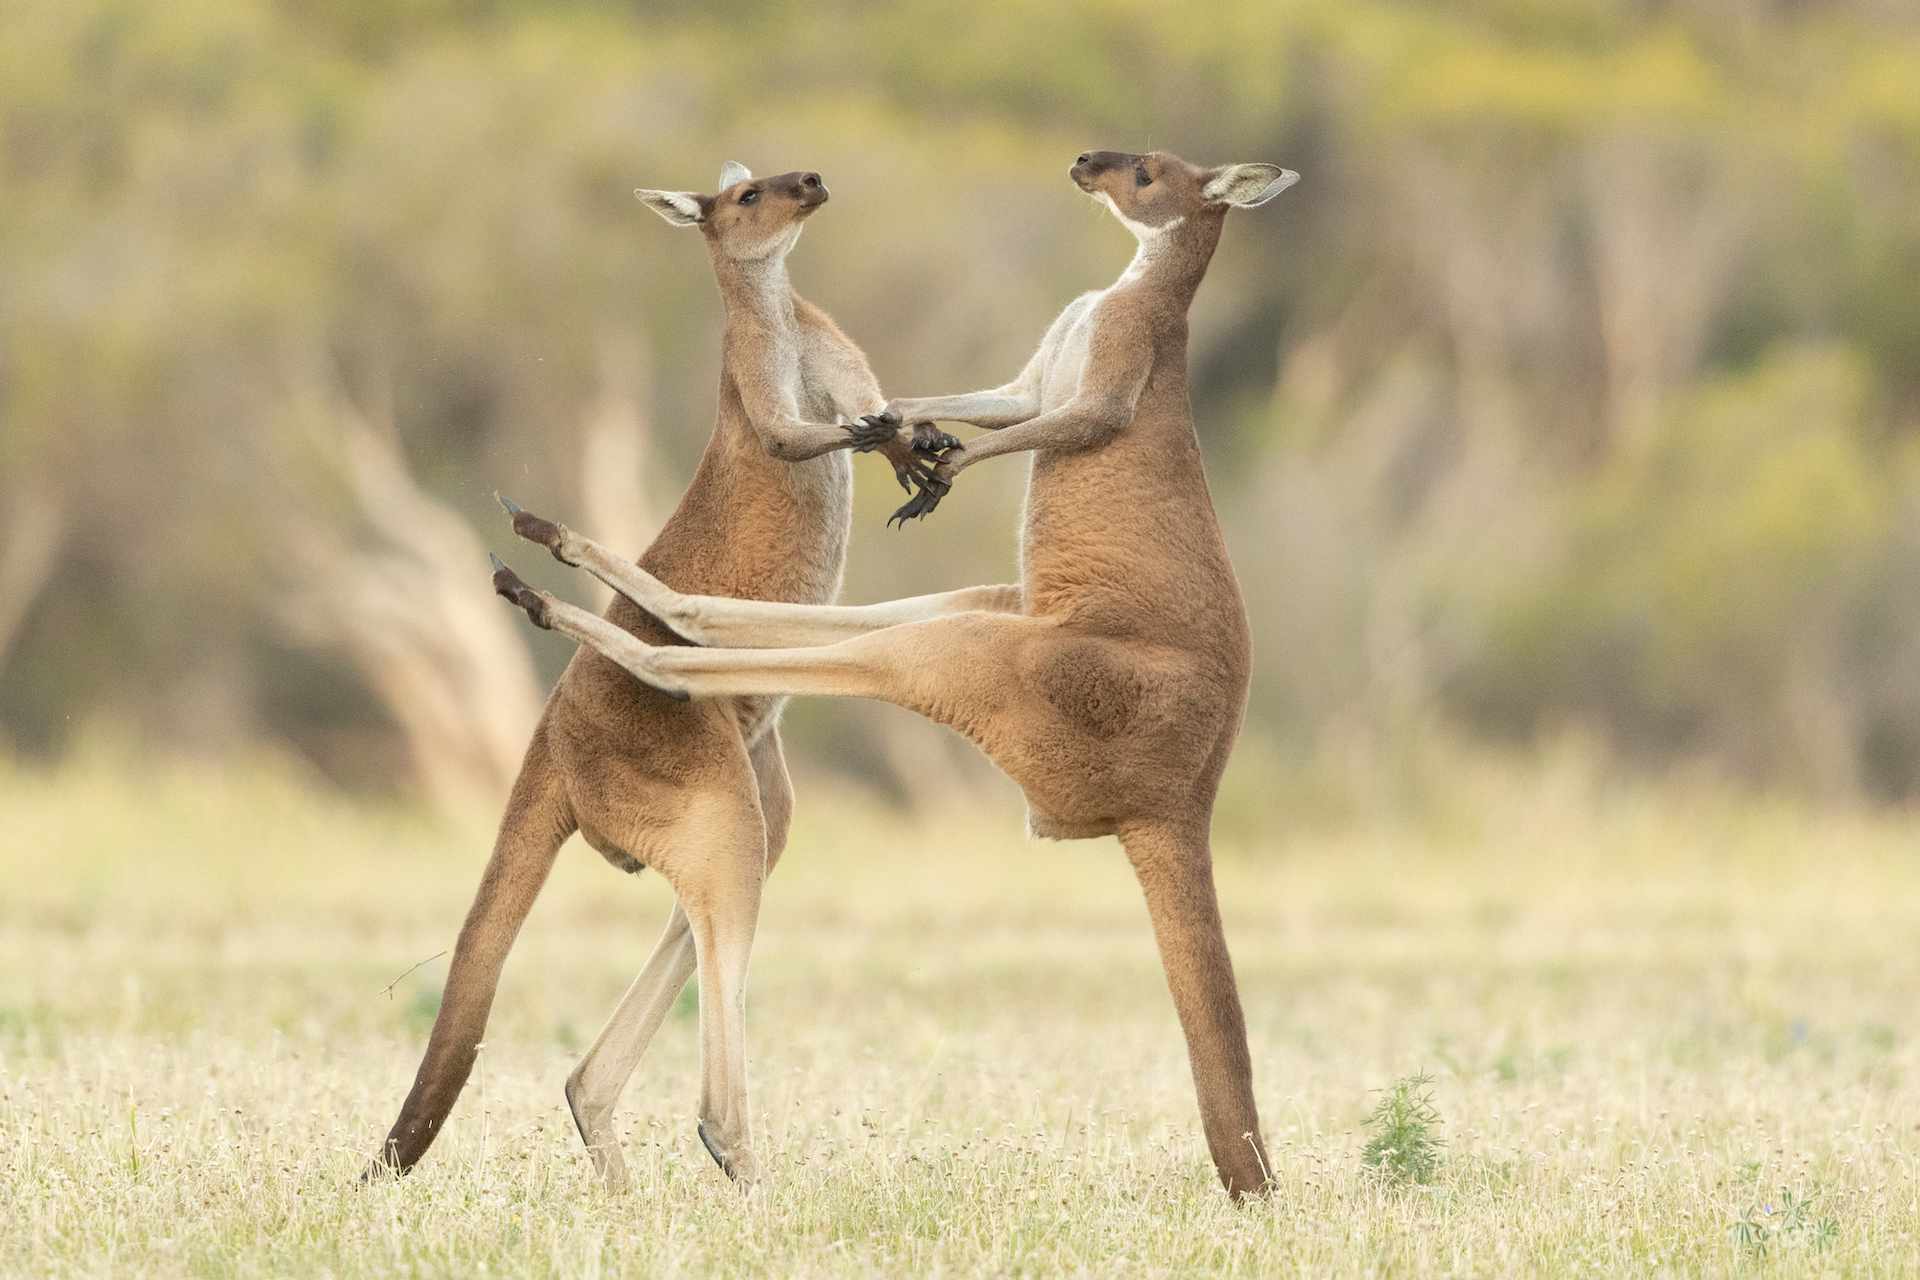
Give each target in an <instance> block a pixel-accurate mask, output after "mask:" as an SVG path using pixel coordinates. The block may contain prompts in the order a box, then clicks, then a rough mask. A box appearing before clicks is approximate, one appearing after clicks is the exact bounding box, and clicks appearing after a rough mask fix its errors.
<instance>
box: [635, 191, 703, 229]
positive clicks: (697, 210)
mask: <svg viewBox="0 0 1920 1280" xmlns="http://www.w3.org/2000/svg"><path fill="white" fill-rule="evenodd" d="M633 194H634V197H635V198H636V199H637V200H639V201H640V203H641V204H643V205H645V206H647V208H649V209H651V210H653V211H654V212H655V213H657V214H659V215H660V216H661V217H663V218H665V219H666V220H667V221H668V222H671V223H672V224H673V225H674V226H676V227H691V226H693V225H695V224H696V223H701V222H705V221H706V220H707V205H706V201H704V200H702V199H701V198H700V197H699V196H697V195H695V194H693V192H691V191H652V190H649V189H648V188H646V187H635V188H634V189H633Z"/></svg>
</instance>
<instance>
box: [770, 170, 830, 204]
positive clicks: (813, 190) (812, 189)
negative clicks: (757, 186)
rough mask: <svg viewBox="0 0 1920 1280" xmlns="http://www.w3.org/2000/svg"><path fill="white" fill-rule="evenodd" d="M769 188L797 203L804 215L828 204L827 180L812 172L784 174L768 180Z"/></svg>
mask: <svg viewBox="0 0 1920 1280" xmlns="http://www.w3.org/2000/svg"><path fill="white" fill-rule="evenodd" d="M767 186H768V187H770V188H772V189H773V190H775V191H778V192H779V193H780V194H781V195H782V196H785V197H786V198H787V199H789V200H792V201H794V202H795V203H797V204H798V205H799V206H800V211H801V212H802V213H811V212H812V211H813V210H815V209H818V208H819V207H820V206H821V205H823V204H825V203H826V202H827V195H828V192H827V184H826V180H825V179H823V178H822V177H821V176H820V175H819V174H817V173H813V172H811V171H809V172H805V173H801V172H798V171H796V172H794V173H783V174H781V175H780V176H779V177H777V178H769V179H767Z"/></svg>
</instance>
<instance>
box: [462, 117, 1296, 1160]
mask: <svg viewBox="0 0 1920 1280" xmlns="http://www.w3.org/2000/svg"><path fill="white" fill-rule="evenodd" d="M1069 172H1070V175H1071V177H1072V178H1073V180H1074V182H1075V183H1076V184H1078V185H1079V187H1080V189H1081V190H1083V191H1085V192H1087V193H1088V194H1089V195H1091V196H1093V197H1094V198H1095V199H1097V200H1099V201H1101V202H1102V203H1104V204H1106V205H1107V207H1108V208H1110V209H1111V210H1112V211H1113V213H1114V214H1115V215H1116V216H1117V217H1118V218H1119V219H1120V221H1121V222H1122V223H1123V224H1124V225H1125V226H1126V227H1127V229H1128V230H1129V231H1131V232H1133V234H1134V236H1135V237H1136V238H1137V239H1138V241H1139V251H1138V252H1137V253H1136V254H1135V256H1134V259H1133V262H1132V264H1131V265H1130V266H1128V267H1127V269H1126V271H1125V272H1124V273H1123V274H1122V275H1121V277H1120V279H1119V280H1118V281H1116V282H1115V283H1114V284H1113V286H1112V287H1110V288H1108V289H1106V290H1104V291H1103V292H1099V293H1089V294H1086V295H1085V296H1083V297H1081V298H1079V299H1077V300H1075V301H1074V302H1073V303H1072V304H1071V305H1070V306H1069V307H1068V308H1067V309H1066V311H1064V312H1063V313H1062V314H1061V315H1060V317H1059V319H1057V320H1056V321H1054V323H1053V326H1052V327H1051V328H1050V329H1049V330H1048V331H1047V335H1046V338H1045V339H1044V340H1043V341H1042V342H1041V345H1040V349H1039V351H1038V352H1037V353H1036V354H1035V355H1034V357H1033V359H1032V360H1030V361H1029V362H1028V363H1027V366H1026V368H1025V369H1024V370H1023V371H1022V372H1021V374H1020V376H1019V377H1017V378H1015V379H1014V380H1013V381H1012V382H1010V383H1008V384H1007V385H1006V386H1004V387H999V388H997V389H995V390H992V391H986V392H980V393H977V394H974V395H961V396H945V397H936V398H932V399H921V400H899V401H895V402H894V403H893V404H892V405H891V407H890V418H897V419H899V420H901V421H905V422H910V423H919V422H922V421H926V420H944V421H957V422H965V423H971V424H973V425H975V426H980V427H986V428H989V429H991V430H994V431H995V432H996V433H997V434H995V435H992V436H989V437H982V438H979V439H976V440H975V441H972V442H970V443H969V444H968V445H967V446H966V447H965V449H964V450H962V451H960V452H959V453H958V454H957V455H955V454H952V453H949V454H948V455H947V456H946V458H945V459H944V460H943V461H941V462H940V464H939V470H940V472H941V473H942V475H943V478H945V477H950V476H951V474H952V473H954V472H958V471H960V470H962V469H964V468H966V467H968V466H972V465H974V464H976V463H978V462H981V461H983V460H985V459H987V458H990V457H994V456H996V455H998V454H1003V453H1013V452H1016V451H1019V450H1031V451H1033V453H1034V457H1033V464H1032V476H1031V481H1030V485H1029V489H1028V494H1027V512H1026V530H1025V537H1024V538H1023V539H1022V542H1021V546H1022V560H1023V564H1022V581H1021V585H1020V586H1017V587H1014V586H1006V587H985V588H974V589H972V590H970V591H960V592H954V593H951V594H948V595H939V596H927V597H922V598H919V599H916V600H903V601H896V602H894V603H891V604H882V605H873V606H865V607H842V608H836V607H831V606H821V605H804V604H800V605H796V604H770V603H758V602H751V601H736V600H725V599H715V598H712V597H710V596H697V595H694V594H692V593H689V592H684V591H675V590H672V589H669V588H668V587H667V586H666V585H665V584H663V583H661V582H660V581H658V580H657V579H656V578H655V577H653V576H651V575H649V574H647V573H645V572H643V571H641V570H638V569H635V568H634V567H633V566H631V565H627V564H622V563H621V562H620V561H619V560H618V559H617V558H615V557H612V556H610V555H608V554H607V553H606V552H604V551H603V550H602V549H600V548H599V547H597V546H596V545H595V544H594V543H592V542H591V541H590V540H588V539H586V538H582V537H580V536H579V535H577V534H574V533H572V532H571V531H569V530H567V529H565V528H564V527H562V526H560V525H557V524H553V523H551V522H548V521H546V520H542V519H539V518H537V517H534V516H532V515H529V514H527V513H524V512H521V513H519V514H517V515H516V516H515V518H514V528H515V531H516V532H518V533H520V534H521V536H523V537H527V538H529V539H531V540H533V541H537V542H540V543H542V544H543V545H545V546H546V547H547V548H548V549H549V550H550V551H552V552H553V553H554V554H555V555H556V556H557V557H558V558H559V559H561V560H562V561H564V562H566V563H568V564H574V565H581V566H584V567H586V568H587V569H589V570H590V571H591V572H593V573H594V574H595V575H596V576H598V577H599V578H601V579H602V580H603V581H605V582H607V583H608V584H609V585H611V586H612V587H613V588H614V589H615V590H617V591H619V592H621V593H622V594H624V595H625V596H626V597H627V598H629V599H631V600H632V601H634V603H636V604H638V605H639V606H640V607H641V608H642V609H644V610H646V611H647V612H648V613H650V614H652V615H653V616H654V617H655V618H657V619H659V620H660V621H661V622H663V623H665V624H666V625H667V626H668V627H670V628H672V629H673V631H674V632H676V633H677V634H678V635H680V636H681V637H683V638H685V639H687V640H691V641H693V642H694V643H695V644H697V645H704V646H715V647H707V648H688V647H684V646H681V647H671V648H669V647H662V646H656V645H653V644H650V643H647V642H646V641H645V640H643V639H640V638H637V637H635V636H634V635H632V634H629V632H628V631H627V630H623V629H622V628H620V627H618V626H615V625H612V624H610V623H608V622H606V621H604V620H602V619H600V618H597V617H595V616H594V615H592V614H591V613H588V612H586V611H585V610H582V609H579V608H577V607H575V606H573V605H570V604H565V603H562V602H560V601H558V600H556V599H554V598H553V597H552V596H550V595H548V594H547V593H545V592H536V591H533V590H532V589H530V588H528V587H527V586H526V585H525V584H524V583H523V582H521V581H520V580H519V579H518V578H517V577H515V576H514V574H513V572H512V571H511V570H510V569H507V568H506V567H505V566H504V565H503V566H500V567H499V569H498V571H497V572H496V573H495V575H494V586H495V589H496V590H498V591H499V592H500V593H501V594H502V595H504V596H506V597H507V598H508V599H509V600H511V601H513V602H514V603H515V604H518V605H519V606H520V607H522V608H523V609H525V610H526V611H527V613H528V614H529V616H530V617H532V619H533V621H534V622H535V623H537V624H539V625H540V626H543V627H554V628H558V629H559V630H561V631H563V632H565V633H566V634H568V635H571V636H573V637H575V638H576V639H578V640H581V641H583V642H584V643H585V644H586V645H587V646H588V647H589V648H592V649H595V650H597V651H599V652H600V653H603V654H605V655H606V656H607V657H609V658H612V659H613V660H614V661H615V662H618V663H619V664H620V665H621V666H623V667H625V668H626V669H627V670H629V671H631V672H632V673H633V674H634V675H635V676H637V677H638V678H639V679H640V680H641V681H642V682H643V683H645V684H646V685H648V686H649V687H651V688H654V689H658V690H662V691H664V692H666V693H669V694H671V695H673V696H676V697H690V698H695V699H702V698H738V697H749V696H761V697H768V696H780V695H788V694H829V695H838V696H847V697H867V698H880V699H884V700H886V701H888V702H893V703H897V704H899V705H901V706H904V707H909V708H912V709H913V710H915V711H918V712H919V713H921V714H922V715H925V716H927V717H929V718H931V719H934V720H937V721H939V722H940V723H942V724H945V725H949V726H951V727H952V728H954V729H956V730H958V731H960V732H961V733H963V734H965V735H966V736H967V737H968V738H970V739H972V741H973V742H974V743H975V744H976V745H978V746H979V747H980V748H981V749H982V750H983V751H985V752H986V753H987V755H989V756H990V757H992V759H993V760H994V761H995V763H997V764H998V765H999V766H1000V767H1001V768H1002V769H1004V770H1005V771H1006V772H1007V773H1008V774H1009V775H1011V776H1012V778H1013V779H1014V780H1015V781H1016V782H1018V783H1019V784H1020V786H1021V788H1022V790H1024V791H1025V793H1026V797H1027V803H1028V822H1029V826H1030V827H1031V829H1032V830H1033V831H1034V832H1035V833H1036V834H1038V835H1042V836H1052V837H1059V838H1075V837H1083V836H1101V835H1110V834H1117V835H1118V836H1119V837H1120V840H1121V843H1122V844H1123V846H1124V847H1125V849H1126V852H1127V857H1128V859H1129V860H1130V861H1131V862H1132V864H1133V867H1134V870H1135V873H1136V874H1137V875H1138V877H1139V880H1140V885H1141V888H1142V889H1143V891H1144V892H1145V896H1146V902H1147V909H1148V912H1149V914H1150V915H1151V917H1152V920H1153V928H1154V934H1155V937H1156V938H1157V939H1158V942H1159V947H1160V955H1161V959H1162V962H1163V963H1164V965H1165V967H1166V971H1167V982H1168V985H1169V986H1170V987H1171V989H1172V992H1173V1000H1174V1004H1175V1007H1176V1009H1177V1010H1178V1012H1179V1016H1180V1023H1181V1026H1182V1028H1183V1029H1184V1031H1185V1032H1186V1038H1187V1047H1188V1054H1189V1057H1190V1059H1191V1063H1192V1067H1193V1077H1194V1084H1195V1086H1196V1088H1197V1091H1198V1093H1199V1098H1200V1115H1201V1121H1202V1124H1203V1125H1204V1128H1205V1130H1206V1136H1207V1145H1208V1147H1209V1149H1210V1150H1211V1152H1212V1154H1213V1161H1214V1165H1215V1167H1216V1168H1217V1169H1218V1171H1219V1174H1220V1179H1221V1181H1222V1182H1223V1183H1225V1184H1226V1187H1227V1190H1228V1191H1229V1192H1232V1193H1236V1194H1243V1193H1251V1192H1255V1191H1258V1190H1260V1189H1262V1188H1264V1187H1265V1186H1266V1184H1267V1164H1266V1153H1265V1150H1264V1148H1263V1146H1262V1145H1261V1139H1260V1124H1259V1119H1258V1117H1257V1115H1256V1114H1255V1110H1254V1100H1253V1081H1252V1066H1251V1062H1250V1058H1249V1054H1248V1050H1247V1034H1246V1026H1245V1022H1244V1020H1243V1018H1242V1015H1241V1011H1240V997H1239V993H1238V991H1237V989H1236V988H1235V985H1234V979H1233V967H1232V963H1231V961H1230V960H1229V958H1228V955H1227V944H1226V938H1225V935H1224V933H1223V932H1222V929H1221V924H1220V911H1219V904H1218V901H1217V899H1216V897H1215V893H1214V887H1213V865H1212V854H1211V851H1210V848H1209V844H1208V831H1209V827H1210V824H1211V818H1212V812H1213V800H1214V793H1215V791H1216V790H1217V788H1218V785H1219V781H1220V774H1221V770H1222V769H1223V768H1224V767H1225V764H1226V760H1227V754H1228V752H1229V751H1230V750H1231V749H1232V746H1233V741H1234V738H1235V737H1236V736H1237V735H1238V733H1239V730H1240V720H1241V715H1242V712H1243V710H1244V707H1245V703H1246V694H1247V678H1248V667H1249V661H1250V653H1249V648H1250V645H1249V637H1248V633H1247V620H1246V611H1245V609H1244V608H1243V606H1242V604H1241V600H1240V591H1239V587H1238V584H1237V583H1236V581H1235V579H1234V575H1233V569H1232V566H1231V565H1230V564H1229V563H1228V559H1227V549H1226V545H1225V541H1224V539H1223V538H1222V535H1221V532H1220V525H1219V521H1218V519H1217V518H1216V517H1215V515H1214V511H1213V503H1212V500H1211V498H1210V497H1209V496H1208V492H1207V483H1206V477H1205V475H1204V473H1203V471H1202V468H1201V459H1200V446H1199V441H1198V439H1197V438H1196V436H1195V434H1194V428H1193V416H1192V411H1191V409H1190V407H1189V405H1188V402H1187V310H1188V306H1189V304H1190V303H1191V302H1192V299H1193V295H1194V291H1195V290H1196V289H1197V288H1198V287H1199V284H1200V280H1201V278H1202V277H1203V276H1204V275H1205V274H1206V270H1207V263H1208V261H1209V260H1210V259H1211V258H1212V256H1213V251H1214V247H1215V246H1216V245H1217V244H1218V243H1219V239H1220V231H1221V228H1222V226H1223V225H1224V223H1225V220H1226V212H1227V210H1228V209H1229V208H1231V207H1234V206H1253V205H1259V204H1264V203H1266V202H1267V201H1268V200H1271V199H1272V198H1273V197H1274V196H1276V195H1278V194H1279V193H1280V192H1281V191H1283V190H1285V189H1286V188H1287V187H1289V186H1291V185H1292V184H1293V183H1294V182H1295V181H1296V180H1297V177H1298V175H1296V174H1294V173H1291V172H1289V171H1287V170H1285V169H1280V168H1276V167H1274V166H1273V165H1264V164H1236V165H1227V166H1224V167H1222V168H1217V169H1203V168H1200V167H1198V166H1196V165H1192V164H1188V163H1187V162H1186V161H1184V160H1181V159H1180V158H1178V157H1177V156H1172V155H1168V154H1166V153H1165V152H1153V153H1149V154H1146V155H1128V154H1122V153H1119V152H1113V151H1098V152H1093V153H1090V154H1087V155H1083V156H1081V157H1080V158H1079V159H1078V160H1076V161H1075V162H1074V165H1073V167H1072V169H1071V170H1070V171H1069ZM720 646H727V647H720ZM716 847H717V845H716V844H715V843H714V842H709V843H708V845H707V848H709V849H712V848H716ZM668 874H669V876H670V877H672V878H673V881H674V888H675V890H676V891H677V892H678V893H679V894H680V895H681V898H682V901H687V902H697V903H700V904H702V906H703V907H704V908H705V909H706V910H708V911H710V912H712V913H713V916H714V923H713V934H712V940H713V946H714V950H713V951H712V952H708V951H704V950H703V951H702V952H701V954H700V967H701V988H700V994H701V1019H702V1032H703V1035H704V1037H705V1038H704V1039H703V1041H702V1059H703V1061H710V1060H724V1061H725V1062H726V1063H727V1071H726V1073H725V1074H724V1075H723V1076H722V1077H721V1079H722V1080H723V1081H724V1084H725V1087H726V1088H727V1089H728V1090H730V1091H731V1092H729V1094H728V1096H727V1097H725V1098H724V1099H712V1100H711V1101H712V1102H713V1103H714V1105H715V1106H717V1107H718V1108H719V1111H720V1114H721V1115H723V1116H725V1117H726V1118H727V1120H728V1127H727V1128H726V1129H725V1130H724V1131H723V1132H724V1139H723V1143H722V1145H721V1147H720V1150H719V1151H718V1152H716V1154H721V1155H723V1159H722V1163H723V1164H725V1163H726V1161H727V1159H729V1158H730V1159H731V1160H732V1161H733V1162H734V1164H735V1166H736V1168H737V1167H738V1165H739V1163H740V1161H741V1159H742V1156H743V1155H744V1153H745V1151H746V1142H747V1133H746V1130H745V1129H744V1128H743V1127H741V1125H740V1122H741V1120H743V1119H744V1117H745V1115H746V1100H745V1098H744V1096H742V1095H741V1094H740V1093H739V1092H738V1090H740V1089H742V1088H743V1078H742V1075H741V1074H740V1072H739V1069H738V1063H739V1055H740V1053H741V1052H742V1050H741V1040H742V1035H743V1018H744V1010H743V1009H742V1007H741V1004H740V999H739V997H740V984H741V982H742V981H743V980H744V977H745V974H746V969H747V952H748V949H749V946H750V945H751V942H752V939H753V926H754V915H755V912H756V911H757V910H758V907H759V900H760V877H761V867H760V864H759V862H758V861H757V860H756V859H753V858H741V859H736V860H733V861H726V860H723V859H719V858H713V857H709V858H706V859H703V860H701V861H699V862H698V863H688V862H685V861H681V862H678V863H677V864H676V865H675V867H674V868H673V869H672V870H671V871H669V872H668ZM709 965H712V966H714V967H715V968H716V969H717V970H718V971H719V980H718V981H717V982H716V983H715V984H713V985H712V986H710V985H709V984H708V982H707V980H706V973H707V968H708V966H709ZM715 993H717V994H720V995H722V996H724V997H725V998H726V1003H725V1004H724V1005H723V1006H721V1007H719V1008H710V1007H709V1004H708V996H709V995H710V994H715ZM708 1078H709V1080H712V1079H714V1077H713V1076H709V1077H708ZM709 1114H710V1113H709Z"/></svg>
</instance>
